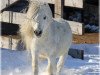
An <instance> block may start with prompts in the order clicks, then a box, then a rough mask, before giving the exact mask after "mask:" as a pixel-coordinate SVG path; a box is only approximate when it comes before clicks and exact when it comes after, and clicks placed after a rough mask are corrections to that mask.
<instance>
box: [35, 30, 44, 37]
mask: <svg viewBox="0 0 100 75" xmlns="http://www.w3.org/2000/svg"><path fill="white" fill-rule="evenodd" d="M34 33H35V35H36V36H41V34H42V30H35V31H34Z"/></svg>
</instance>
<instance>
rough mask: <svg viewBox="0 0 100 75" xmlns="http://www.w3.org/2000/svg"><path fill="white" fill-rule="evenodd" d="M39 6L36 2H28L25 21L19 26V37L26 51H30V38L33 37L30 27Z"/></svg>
mask: <svg viewBox="0 0 100 75" xmlns="http://www.w3.org/2000/svg"><path fill="white" fill-rule="evenodd" d="M39 6H40V3H38V2H30V3H29V9H28V11H27V13H26V19H25V20H24V22H23V23H22V24H21V25H20V35H21V38H22V40H23V42H24V44H25V47H26V49H27V50H30V46H31V44H30V42H31V40H32V38H33V37H34V34H33V33H34V32H33V31H34V30H33V28H32V25H31V24H32V22H31V21H32V17H33V15H35V14H36V13H37V12H38V10H37V8H39ZM34 23H35V22H34Z"/></svg>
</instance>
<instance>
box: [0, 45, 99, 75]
mask: <svg viewBox="0 0 100 75" xmlns="http://www.w3.org/2000/svg"><path fill="white" fill-rule="evenodd" d="M71 48H75V49H81V50H84V52H85V53H84V60H81V59H75V58H72V57H71V56H68V57H66V59H65V64H64V67H63V69H62V73H61V75H99V73H100V65H99V63H100V55H99V48H100V46H99V45H98V44H73V45H72V46H71ZM0 54H1V65H0V67H1V75H31V73H32V67H31V56H30V53H28V52H27V51H12V50H7V49H1V53H0ZM46 65H47V61H42V60H41V61H40V62H39V70H40V71H39V75H46V72H45V71H44V68H45V67H46Z"/></svg>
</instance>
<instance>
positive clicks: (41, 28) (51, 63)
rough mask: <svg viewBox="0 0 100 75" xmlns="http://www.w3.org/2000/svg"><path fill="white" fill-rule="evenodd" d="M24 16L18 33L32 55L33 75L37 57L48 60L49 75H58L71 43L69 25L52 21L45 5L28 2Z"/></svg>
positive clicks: (35, 71)
mask: <svg viewBox="0 0 100 75" xmlns="http://www.w3.org/2000/svg"><path fill="white" fill-rule="evenodd" d="M26 15H27V16H26V19H25V21H24V22H23V24H22V25H21V26H20V33H21V36H22V39H23V41H24V43H25V45H26V48H27V50H30V51H31V54H32V67H33V75H38V60H39V56H41V57H43V58H46V59H47V60H48V65H47V72H48V74H49V75H59V74H60V71H61V68H62V66H63V64H64V58H65V55H67V54H68V50H69V48H70V46H71V42H72V32H71V29H70V26H69V24H68V23H67V22H66V21H65V20H63V19H53V17H52V12H51V10H50V7H49V5H48V4H47V3H41V2H30V4H29V9H28V11H27V14H26ZM56 58H59V61H58V62H57V61H56ZM56 62H57V64H56Z"/></svg>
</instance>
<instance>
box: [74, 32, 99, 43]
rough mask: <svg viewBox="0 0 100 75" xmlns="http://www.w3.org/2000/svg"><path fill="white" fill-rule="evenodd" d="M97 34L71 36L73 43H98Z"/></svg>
mask: <svg viewBox="0 0 100 75" xmlns="http://www.w3.org/2000/svg"><path fill="white" fill-rule="evenodd" d="M99 35H100V34H99V33H85V34H84V35H73V43H76V44H79V43H88V44H95V43H99Z"/></svg>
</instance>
